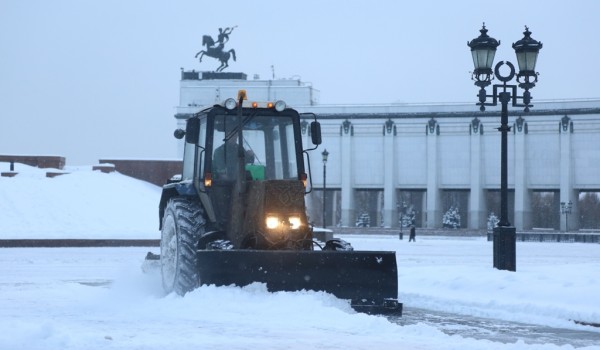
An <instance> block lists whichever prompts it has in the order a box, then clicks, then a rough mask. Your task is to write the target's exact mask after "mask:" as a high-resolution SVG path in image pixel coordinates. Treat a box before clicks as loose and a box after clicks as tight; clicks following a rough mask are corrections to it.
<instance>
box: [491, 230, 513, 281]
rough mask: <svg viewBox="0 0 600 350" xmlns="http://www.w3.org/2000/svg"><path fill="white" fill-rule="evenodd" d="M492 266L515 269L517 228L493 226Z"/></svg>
mask: <svg viewBox="0 0 600 350" xmlns="http://www.w3.org/2000/svg"><path fill="white" fill-rule="evenodd" d="M494 268H495V269H498V270H507V271H517V229H516V228H514V227H512V226H498V227H494Z"/></svg>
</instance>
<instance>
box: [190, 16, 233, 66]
mask: <svg viewBox="0 0 600 350" xmlns="http://www.w3.org/2000/svg"><path fill="white" fill-rule="evenodd" d="M236 27H237V26H233V27H231V28H229V27H227V28H225V30H223V28H219V35H218V36H217V41H214V40H213V38H212V37H211V36H210V35H204V36H202V46H206V50H201V51H199V52H198V53H197V54H196V56H194V57H198V55H200V58H199V61H200V62H202V57H204V55H206V56H208V57H213V58H216V59H218V60H219V61H221V65H220V66H219V67H218V68H217V70H216V71H217V72H222V71H223V69H225V68H227V67H229V64H228V62H229V58H230V57H233V60H234V61H235V50H234V49H231V50H228V51H225V50H223V48H224V47H225V43H226V42H228V41H229V34H231V32H233V30H234V29H235V28H236Z"/></svg>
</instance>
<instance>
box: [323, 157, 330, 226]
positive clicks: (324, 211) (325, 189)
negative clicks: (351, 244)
mask: <svg viewBox="0 0 600 350" xmlns="http://www.w3.org/2000/svg"><path fill="white" fill-rule="evenodd" d="M321 155H322V156H323V228H325V227H326V226H327V211H326V210H325V208H326V206H325V205H326V203H327V157H328V156H329V152H327V149H325V150H324V151H323V152H322V153H321Z"/></svg>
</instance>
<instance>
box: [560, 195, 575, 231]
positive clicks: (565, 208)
mask: <svg viewBox="0 0 600 350" xmlns="http://www.w3.org/2000/svg"><path fill="white" fill-rule="evenodd" d="M572 208H573V202H571V201H569V202H567V203H565V202H560V213H561V214H565V232H569V214H571V209H572Z"/></svg>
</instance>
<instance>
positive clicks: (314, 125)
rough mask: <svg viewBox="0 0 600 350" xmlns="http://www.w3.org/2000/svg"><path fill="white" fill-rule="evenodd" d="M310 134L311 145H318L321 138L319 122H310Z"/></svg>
mask: <svg viewBox="0 0 600 350" xmlns="http://www.w3.org/2000/svg"><path fill="white" fill-rule="evenodd" d="M310 136H311V139H312V143H313V145H317V146H318V145H320V144H321V142H322V140H321V124H319V122H311V123H310Z"/></svg>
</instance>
